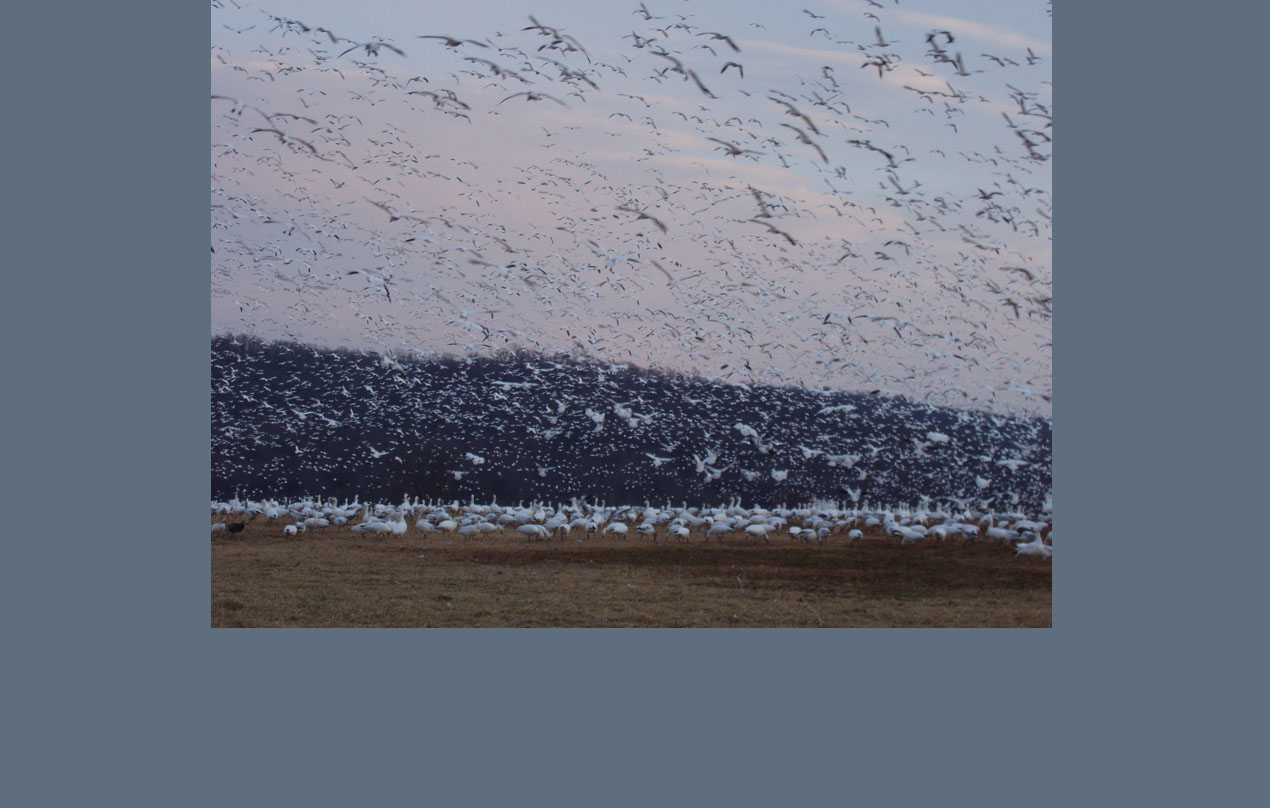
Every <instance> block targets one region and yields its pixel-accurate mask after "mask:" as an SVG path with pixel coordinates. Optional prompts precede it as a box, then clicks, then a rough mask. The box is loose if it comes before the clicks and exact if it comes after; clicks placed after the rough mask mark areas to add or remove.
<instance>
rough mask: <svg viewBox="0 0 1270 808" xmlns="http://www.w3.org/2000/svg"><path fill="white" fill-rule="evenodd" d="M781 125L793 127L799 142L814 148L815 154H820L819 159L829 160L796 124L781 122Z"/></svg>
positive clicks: (822, 150)
mask: <svg viewBox="0 0 1270 808" xmlns="http://www.w3.org/2000/svg"><path fill="white" fill-rule="evenodd" d="M781 126H784V127H786V128H788V129H793V130H794V131H795V132H797V133H798V140H799V142H801V143H805V144H807V145H808V146H811V147H812V148H813V149H815V150H816V154H819V155H820V159H821V160H824V161H825V162H826V163H828V162H829V158H828V157H826V156H825V152H824V149H822V148H820V147H819V146H818V145H816V144H815V143H813V142H812V139H811V138H810V137H808V136H807V133H806V132H804V131H803V130H801V129H799V128H798V127H797V126H794V125H793V124H789V123H783V124H781Z"/></svg>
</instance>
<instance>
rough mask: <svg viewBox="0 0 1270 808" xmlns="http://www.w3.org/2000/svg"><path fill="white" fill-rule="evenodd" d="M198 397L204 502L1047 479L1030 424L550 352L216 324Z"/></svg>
mask: <svg viewBox="0 0 1270 808" xmlns="http://www.w3.org/2000/svg"><path fill="white" fill-rule="evenodd" d="M211 395H212V401H211V405H212V406H211V410H212V423H211V461H212V492H211V493H212V496H213V497H214V498H228V497H231V496H234V495H239V496H266V495H267V496H299V495H302V494H320V495H324V496H335V497H341V498H343V497H350V498H351V497H353V496H360V497H361V498H363V499H378V500H399V499H400V498H401V497H402V496H405V495H410V496H419V497H429V498H442V499H461V500H464V501H466V500H468V499H469V498H470V497H475V498H476V499H477V500H478V501H488V500H490V499H491V498H497V499H498V500H499V501H502V502H508V501H517V500H530V499H541V500H546V501H567V500H569V499H571V498H573V497H579V496H585V497H589V498H592V499H602V500H607V501H609V502H631V503H637V502H643V501H645V500H647V501H651V502H657V503H663V502H672V503H680V502H688V503H689V504H698V503H721V502H725V501H727V500H730V499H732V498H739V499H740V500H741V501H742V502H744V503H746V504H778V503H781V502H789V503H794V502H802V501H807V500H810V499H812V498H818V497H819V498H830V499H837V500H841V501H843V502H844V503H847V504H851V503H853V502H854V503H859V504H863V503H865V502H869V503H875V504H876V503H894V504H901V503H911V504H918V503H919V502H920V501H921V500H922V498H923V497H929V498H930V499H931V500H933V501H935V502H945V501H949V500H953V499H956V498H963V499H964V498H976V499H991V500H992V503H991V506H992V507H995V508H999V509H1002V510H1005V509H1013V508H1017V509H1022V510H1026V511H1031V512H1037V511H1039V510H1041V509H1043V508H1044V507H1046V505H1047V500H1048V496H1049V492H1050V489H1051V463H1052V460H1051V453H1052V433H1051V423H1050V422H1049V421H1047V420H1043V419H1023V418H1011V417H1006V416H1001V415H995V414H992V413H986V412H979V411H969V410H957V409H953V408H947V407H932V406H928V405H925V404H921V403H916V402H911V401H908V400H905V399H902V398H894V397H889V396H884V395H880V394H873V395H870V394H869V393H846V392H829V391H817V390H809V389H804V388H797V387H788V388H787V387H767V386H747V385H740V384H736V385H730V384H721V383H717V382H709V381H706V380H704V379H699V378H689V377H686V376H683V375H678V374H668V373H661V372H656V371H650V370H647V369H640V368H636V367H632V366H628V365H613V364H603V363H595V362H579V361H576V360H573V359H569V358H561V357H546V356H538V355H529V354H523V353H521V354H505V355H501V356H497V357H492V358H491V357H486V358H476V357H469V358H442V359H431V360H427V361H421V360H407V359H404V358H397V359H394V358H390V357H384V356H380V355H378V354H373V353H367V352H357V351H347V350H327V349H320V348H315V347H311V346H306V345H300V344H295V343H284V342H274V343H263V342H260V341H259V340H254V339H251V338H247V337H241V336H239V337H229V336H223V337H216V338H213V339H212V342H211ZM650 455H652V456H654V457H655V458H656V459H655V460H654V459H653V458H650Z"/></svg>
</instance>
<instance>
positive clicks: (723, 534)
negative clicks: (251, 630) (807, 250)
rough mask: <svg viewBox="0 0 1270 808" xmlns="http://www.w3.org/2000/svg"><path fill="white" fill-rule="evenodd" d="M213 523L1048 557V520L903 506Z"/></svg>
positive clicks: (237, 527)
mask: <svg viewBox="0 0 1270 808" xmlns="http://www.w3.org/2000/svg"><path fill="white" fill-rule="evenodd" d="M212 514H213V518H215V517H216V516H218V515H223V516H225V517H226V518H232V519H233V520H234V521H222V522H216V523H213V524H212V526H211V532H212V533H213V534H215V533H218V532H220V531H228V532H231V533H241V532H242V531H244V530H245V529H246V526H247V524H248V523H249V522H251V521H253V520H255V519H257V518H258V517H262V516H263V517H264V518H265V520H266V522H267V523H269V524H270V525H274V524H276V525H278V526H280V530H279V532H280V534H281V535H283V536H288V537H298V536H299V534H300V533H304V532H307V531H315V530H322V529H326V528H332V527H336V528H343V529H347V530H349V531H351V532H354V533H359V534H375V535H381V536H382V535H385V534H391V535H396V536H402V535H406V534H408V533H410V532H411V530H412V527H413V531H414V532H415V533H419V534H423V535H425V536H428V535H434V534H444V535H450V536H458V537H461V538H463V539H466V540H475V539H480V538H482V537H485V536H493V535H495V534H499V535H506V534H508V533H511V534H519V535H521V536H524V537H525V539H526V540H527V541H536V540H547V539H552V538H554V539H560V540H565V539H568V538H569V537H570V536H573V535H577V536H579V538H575V539H573V541H575V542H582V541H584V540H587V539H593V538H595V537H597V536H598V537H601V538H603V537H606V536H608V535H610V534H612V535H613V536H614V538H616V539H626V538H627V537H628V536H629V534H630V533H632V532H633V533H635V534H638V535H639V536H643V537H646V538H647V539H648V540H650V541H654V542H656V541H660V540H663V539H664V540H666V541H676V542H690V541H692V540H693V539H694V537H700V539H701V540H702V541H704V542H710V541H716V542H720V543H722V542H723V541H724V539H725V538H727V539H729V540H732V539H743V540H746V541H763V542H765V543H771V541H772V537H773V536H781V535H784V536H786V537H788V539H789V540H790V541H791V542H798V543H801V544H814V545H824V544H825V542H826V541H829V540H831V539H834V538H835V537H841V538H842V539H844V540H845V541H847V542H849V543H854V542H858V541H861V540H862V539H863V538H864V537H865V533H866V531H867V532H868V533H869V534H870V535H874V536H883V537H891V538H894V539H896V540H898V542H899V543H900V544H912V543H916V542H932V541H938V542H946V541H950V540H958V541H961V542H963V543H964V542H967V541H975V540H979V539H984V540H989V541H995V542H1003V543H1013V544H1014V549H1015V553H1016V554H1017V555H1031V556H1040V557H1044V558H1049V557H1051V556H1052V555H1053V520H1052V517H1046V518H1029V517H1028V516H1027V515H1025V514H1022V513H1003V514H993V513H984V514H979V513H975V512H973V511H970V510H966V509H960V510H959V509H957V508H955V507H953V506H951V505H949V507H947V508H943V509H939V508H935V509H930V510H912V509H907V508H871V507H868V506H867V505H866V506H865V507H863V508H844V507H842V506H841V504H840V503H815V504H810V505H805V506H802V507H798V508H788V507H780V508H773V509H767V508H761V507H753V508H743V507H741V506H740V504H739V503H738V502H735V501H734V502H732V503H729V504H728V505H727V506H722V507H714V508H705V507H702V508H690V507H687V506H686V505H684V506H681V507H678V508H674V507H671V506H670V505H669V504H667V505H665V506H663V507H661V508H656V507H651V506H649V505H647V504H645V505H642V506H629V505H621V506H608V505H605V504H602V503H601V504H587V503H585V502H579V501H578V500H573V501H572V502H571V503H569V504H561V505H554V506H553V505H547V504H543V503H531V504H530V505H528V506H525V505H516V506H500V505H498V504H496V503H491V504H488V505H484V504H477V503H476V502H475V501H472V502H469V503H467V504H460V503H458V502H449V503H439V502H433V501H427V502H425V501H421V500H418V499H414V500H412V499H410V498H408V497H407V498H406V499H404V500H403V501H402V503H401V504H399V505H396V506H391V505H385V504H382V503H360V502H358V501H357V500H354V501H353V502H347V501H346V502H344V503H343V504H337V503H336V501H335V500H334V499H330V500H325V501H323V500H318V499H312V498H307V499H302V500H296V501H293V502H290V503H287V504H281V503H279V502H278V501H277V500H271V499H270V500H261V501H251V500H246V501H240V500H238V499H237V498H235V499H232V500H229V501H225V502H212Z"/></svg>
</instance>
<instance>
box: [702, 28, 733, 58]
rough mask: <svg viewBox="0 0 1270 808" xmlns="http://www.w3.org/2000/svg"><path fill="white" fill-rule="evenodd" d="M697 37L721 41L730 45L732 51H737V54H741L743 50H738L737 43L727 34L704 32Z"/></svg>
mask: <svg viewBox="0 0 1270 808" xmlns="http://www.w3.org/2000/svg"><path fill="white" fill-rule="evenodd" d="M697 36H708V37H710V38H711V39H718V40H721V41H723V42H726V43H728V45H729V46H730V47H731V48H732V50H734V51H736V52H737V53H740V52H741V49H740V48H738V47H737V45H736V43H735V42H733V41H732V37H730V36H728V35H727V34H720V33H717V32H715V31H702V32H701V33H699V34H697Z"/></svg>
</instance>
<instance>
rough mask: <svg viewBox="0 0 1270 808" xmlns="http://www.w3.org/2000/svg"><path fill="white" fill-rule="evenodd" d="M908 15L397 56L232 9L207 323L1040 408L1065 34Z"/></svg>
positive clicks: (368, 37)
mask: <svg viewBox="0 0 1270 808" xmlns="http://www.w3.org/2000/svg"><path fill="white" fill-rule="evenodd" d="M908 5H911V4H901V3H898V2H894V3H882V4H879V3H869V4H867V5H863V4H862V5H861V7H860V10H859V11H858V12H847V11H843V10H841V8H840V7H839V5H838V4H835V5H834V6H833V7H829V6H826V7H824V8H818V9H804V10H803V11H804V12H805V13H803V14H799V13H794V14H788V13H785V12H784V10H777V9H771V10H768V11H754V12H753V13H754V14H755V18H754V19H746V18H744V17H740V16H737V15H736V14H735V13H734V10H733V9H732V8H731V7H730V6H720V5H718V4H714V3H710V2H706V1H705V0H692V1H691V2H675V3H673V4H670V3H666V2H665V1H664V0H661V1H660V2H652V1H651V0H645V2H640V3H637V4H629V3H628V4H627V5H625V6H620V5H619V6H606V7H605V9H604V13H603V14H602V15H601V14H597V15H595V16H594V18H593V19H589V20H587V21H586V22H585V23H583V22H581V21H578V24H577V25H576V26H564V25H563V24H562V23H563V22H564V21H561V20H554V19H550V18H549V16H548V14H547V13H545V12H547V11H548V9H546V8H543V9H538V10H532V9H531V10H530V11H531V12H532V13H526V14H525V16H524V17H522V18H520V19H499V20H497V21H491V22H490V23H489V24H488V27H487V28H486V30H482V31H463V32H438V31H435V30H432V31H429V30H427V28H426V27H425V25H424V24H423V23H422V22H420V23H419V24H418V27H415V25H416V23H415V22H412V21H410V19H409V18H406V17H403V19H402V20H401V22H400V25H399V26H398V27H396V28H395V29H394V30H393V32H392V33H393V34H394V35H395V36H393V37H391V38H388V37H385V36H375V35H374V33H375V32H371V31H362V30H355V28H347V29H346V28H345V27H344V26H345V25H348V26H355V23H344V24H340V25H337V24H335V23H334V22H333V21H325V20H315V19H305V20H301V19H296V18H293V17H290V16H287V15H279V14H274V13H271V12H270V11H269V10H268V9H267V8H266V9H261V8H255V7H252V6H251V5H249V4H246V3H239V2H237V0H215V1H214V3H213V25H212V32H213V42H212V48H211V66H212V94H211V108H212V133H211V134H212V143H211V214H212V216H211V219H212V244H211V273H212V308H213V327H214V328H218V329H221V330H227V331H228V330H233V331H238V332H250V333H254V334H257V335H259V336H262V337H265V338H271V339H279V338H287V339H294V340H297V341H300V342H315V343H319V344H328V345H329V344H343V345H349V346H355V347H367V348H372V349H375V350H380V351H382V352H383V353H384V354H385V355H387V356H391V355H393V354H397V353H409V352H412V351H421V352H432V353H433V354H444V353H453V354H463V353H486V352H490V351H492V350H494V349H498V348H503V347H519V348H524V349H528V350H534V351H540V352H543V353H548V354H549V353H552V352H565V353H568V354H571V355H573V356H575V357H582V358H588V359H602V360H605V361H613V362H635V363H637V364H642V365H644V366H649V367H662V368H671V369H675V370H680V371H688V372H696V373H700V374H702V375H703V376H704V375H710V374H712V373H714V374H715V375H724V374H719V373H718V368H720V367H723V368H724V369H726V370H727V374H726V375H725V376H724V378H725V380H728V381H745V382H749V383H760V382H761V383H771V384H790V385H808V386H817V385H827V386H831V387H834V388H836V389H869V388H870V387H873V386H876V385H877V383H876V381H870V380H871V379H874V380H876V379H878V378H881V377H886V378H888V379H891V380H892V381H890V382H888V387H890V388H891V389H893V390H895V391H897V392H901V393H905V394H907V395H910V396H912V397H914V398H917V399H921V398H923V397H926V396H929V395H931V394H936V395H938V396H940V397H942V398H944V399H950V398H951V399H952V400H955V401H956V402H957V403H959V404H964V405H966V406H970V407H979V408H984V409H991V410H994V411H998V412H1000V411H1007V410H1010V411H1016V412H1025V413H1029V414H1034V415H1035V414H1040V415H1045V414H1047V413H1048V412H1049V408H1050V403H1051V395H1052V394H1051V382H1050V357H1049V350H1050V332H1051V319H1052V296H1051V294H1052V293H1051V272H1050V245H1051V240H1052V210H1051V193H1050V164H1051V163H1050V158H1051V154H1052V152H1051V146H1052V131H1053V130H1052V124H1053V115H1052V108H1051V104H1050V100H1049V99H1050V95H1051V92H1050V89H1051V85H1050V81H1049V77H1050V75H1051V74H1050V70H1049V62H1048V59H1047V56H1048V43H1047V42H1044V41H1040V40H1033V39H1028V38H1026V37H1021V36H1015V37H1013V38H1010V37H1004V38H1000V37H999V38H998V39H1001V41H999V42H997V43H995V44H993V43H992V42H989V41H987V40H985V37H990V33H989V34H986V33H984V32H985V31H990V29H992V27H991V26H984V25H981V24H979V23H977V22H969V21H967V22H965V23H964V24H958V23H959V21H957V20H950V19H948V18H946V17H935V16H933V15H931V14H927V13H925V12H922V11H920V10H915V11H910V10H909V9H908V7H907V6H908ZM409 13H413V12H410V11H409V10H407V11H404V12H403V14H409ZM936 19H938V20H940V22H938V23H936V22H934V20H936ZM923 20H929V21H930V22H928V23H926V24H922V21H923ZM1045 24H1046V25H1048V23H1047V22H1046V23H1045ZM992 30H995V29H992ZM379 33H381V34H386V33H388V32H386V31H381V32H379Z"/></svg>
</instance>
